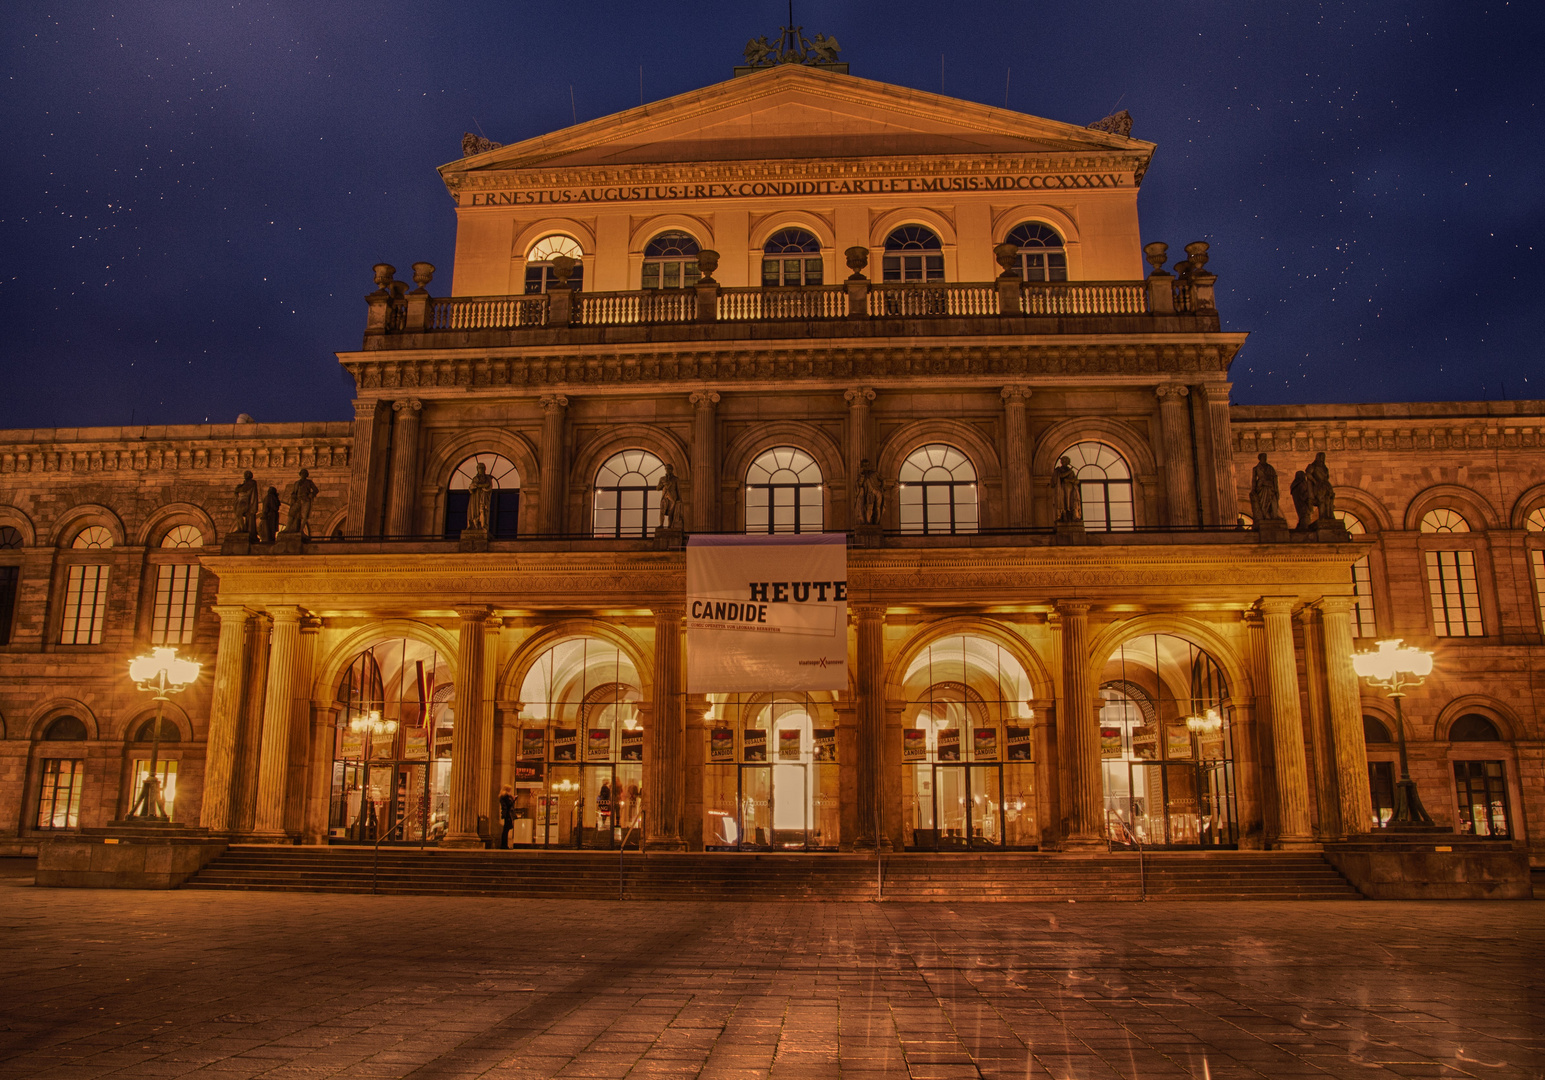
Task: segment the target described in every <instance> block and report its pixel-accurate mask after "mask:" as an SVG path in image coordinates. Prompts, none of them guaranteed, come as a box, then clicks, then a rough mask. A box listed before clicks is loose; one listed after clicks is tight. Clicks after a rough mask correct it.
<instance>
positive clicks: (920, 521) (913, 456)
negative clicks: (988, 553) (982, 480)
mask: <svg viewBox="0 0 1545 1080" xmlns="http://www.w3.org/2000/svg"><path fill="white" fill-rule="evenodd" d="M896 479H897V488H898V492H899V494H900V500H899V501H900V503H901V531H902V532H904V533H928V534H933V533H974V532H976V527H977V502H976V469H975V468H973V467H972V465H971V459H970V458H968V457H966V455H965V454H962V453H961V452H960V451H959V450H956V449H955V448H954V447H953V446H949V445H946V444H945V443H929V444H928V445H927V446H920V447H918V448H917V449H916V450H914V451H912V452H911V453H910V454H908V455H907V459H906V460H905V461H903V462H902V463H901V470H900V472H899V474H898V475H897V478H896Z"/></svg>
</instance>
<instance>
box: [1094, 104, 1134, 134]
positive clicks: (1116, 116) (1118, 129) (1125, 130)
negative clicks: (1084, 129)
mask: <svg viewBox="0 0 1545 1080" xmlns="http://www.w3.org/2000/svg"><path fill="white" fill-rule="evenodd" d="M1089 130H1090V131H1104V132H1107V133H1108V134H1111V135H1121V136H1124V137H1125V138H1128V139H1130V138H1131V137H1132V114H1131V113H1129V112H1127V111H1126V110H1125V109H1122V110H1121V111H1120V112H1118V113H1111V114H1110V115H1109V116H1107V117H1106V118H1105V119H1103V120H1096V121H1095V122H1094V123H1092V124H1090V125H1089Z"/></svg>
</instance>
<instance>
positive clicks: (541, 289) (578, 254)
mask: <svg viewBox="0 0 1545 1080" xmlns="http://www.w3.org/2000/svg"><path fill="white" fill-rule="evenodd" d="M560 255H566V256H568V257H569V258H571V259H573V260H574V272H573V273H572V274H570V275H569V288H571V289H574V290H576V291H577V290H578V289H579V288H580V285H581V282H583V281H584V277H585V253H584V252H583V251H582V250H581V249H580V246H579V244H578V243H577V242H575V240H574V239H573V238H572V237H568V236H563V235H557V236H544V237H542V239H540V240H538V241H537V242H536V243H535V244H532V245H531V250H530V251H528V252H526V292H528V293H545V292H547V291H549V290H550V289H556V288H557V287H558V277H557V275H556V274H555V273H554V271H553V260H554V259H556V258H557V257H558V256H560Z"/></svg>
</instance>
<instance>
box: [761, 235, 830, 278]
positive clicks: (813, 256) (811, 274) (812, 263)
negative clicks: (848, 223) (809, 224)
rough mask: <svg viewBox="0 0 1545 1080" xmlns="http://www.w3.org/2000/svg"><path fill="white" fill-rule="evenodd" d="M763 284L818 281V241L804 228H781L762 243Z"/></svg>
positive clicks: (819, 246)
mask: <svg viewBox="0 0 1545 1080" xmlns="http://www.w3.org/2000/svg"><path fill="white" fill-rule="evenodd" d="M762 284H763V285H764V286H773V285H819V284H821V242H820V241H819V240H817V239H816V238H815V237H813V236H811V235H810V234H809V233H807V232H806V231H805V230H804V229H780V230H779V231H777V232H775V233H773V234H772V235H771V236H769V237H768V238H767V243H765V244H763V245H762Z"/></svg>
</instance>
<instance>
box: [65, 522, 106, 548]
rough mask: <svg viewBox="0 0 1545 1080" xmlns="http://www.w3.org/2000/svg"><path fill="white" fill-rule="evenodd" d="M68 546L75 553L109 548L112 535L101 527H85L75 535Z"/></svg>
mask: <svg viewBox="0 0 1545 1080" xmlns="http://www.w3.org/2000/svg"><path fill="white" fill-rule="evenodd" d="M70 546H71V547H72V548H75V549H76V550H77V551H81V550H95V549H98V548H110V547H112V546H113V534H112V533H111V532H109V531H108V530H107V529H106V528H104V527H103V526H101V525H87V526H86V527H85V528H84V529H82V530H81V531H80V532H79V533H77V534H76V535H75V539H74V540H73V541H72V542H71V543H70Z"/></svg>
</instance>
